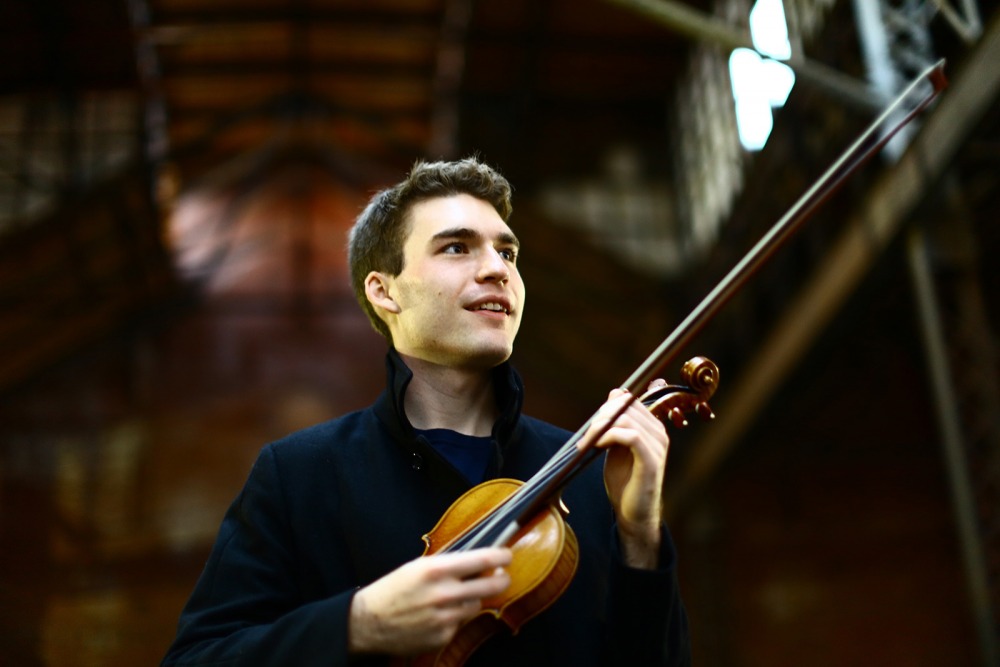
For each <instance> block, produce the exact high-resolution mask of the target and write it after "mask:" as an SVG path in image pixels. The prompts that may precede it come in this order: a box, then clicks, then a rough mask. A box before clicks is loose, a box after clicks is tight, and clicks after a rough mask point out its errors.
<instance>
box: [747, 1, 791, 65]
mask: <svg viewBox="0 0 1000 667" xmlns="http://www.w3.org/2000/svg"><path fill="white" fill-rule="evenodd" d="M750 36H751V37H752V38H753V46H754V48H755V49H757V50H758V51H760V52H761V53H763V54H764V55H766V56H771V57H772V58H777V59H778V60H788V59H789V58H791V57H792V44H791V42H789V41H788V25H787V24H786V23H785V8H784V7H783V6H782V4H781V0H757V2H756V3H755V4H754V6H753V9H751V10H750Z"/></svg>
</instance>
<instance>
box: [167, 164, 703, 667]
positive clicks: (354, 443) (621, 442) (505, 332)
mask: <svg viewBox="0 0 1000 667" xmlns="http://www.w3.org/2000/svg"><path fill="white" fill-rule="evenodd" d="M510 213H511V205H510V186H509V184H508V183H507V181H506V180H505V179H504V178H503V177H502V176H500V175H499V174H498V173H497V172H495V171H494V170H492V169H490V168H489V167H487V166H486V165H483V164H481V163H479V162H477V161H476V160H472V159H467V160H462V161H459V162H452V163H430V164H428V163H418V164H417V165H416V166H415V167H414V168H413V170H412V171H411V173H410V174H409V175H408V177H407V178H406V179H405V180H404V181H402V182H401V183H399V184H398V185H396V186H394V187H393V188H389V189H388V190H385V191H383V192H380V193H379V194H377V195H376V196H375V197H374V198H373V199H372V201H371V203H370V204H369V205H368V207H367V208H366V209H365V211H364V212H363V213H362V214H361V216H360V217H359V218H358V220H357V222H356V224H355V226H354V228H353V229H352V231H351V239H350V264H351V274H352V282H353V284H354V288H355V291H356V293H357V295H358V298H359V301H360V303H361V305H362V307H363V308H364V309H365V311H366V312H367V314H368V316H369V318H370V319H371V320H372V324H373V325H374V326H375V328H376V329H377V330H378V331H379V332H380V333H382V334H383V335H384V336H386V338H387V339H388V341H389V343H390V349H389V353H388V355H387V364H386V366H387V375H388V378H387V387H386V390H385V392H384V393H383V394H382V395H381V396H380V397H379V398H378V400H377V401H376V402H375V404H373V405H372V406H371V407H369V408H367V409H365V410H362V411H359V412H356V413H352V414H349V415H346V416H344V417H341V418H339V419H335V420H333V421H330V422H327V423H325V424H320V425H318V426H315V427H312V428H310V429H306V430H304V431H300V432H298V433H295V434H292V435H291V436H288V437H287V438H285V439H283V440H281V441H278V442H276V443H272V444H270V445H268V446H267V447H265V448H264V449H263V450H262V452H261V454H260V456H259V458H258V460H257V462H256V464H255V465H254V468H253V471H252V472H251V474H250V477H249V479H248V481H247V483H246V486H245V487H244V489H243V491H242V492H241V493H240V495H239V496H238V497H237V499H236V500H235V501H234V503H233V505H232V507H231V508H230V510H229V511H228V513H227V514H226V517H225V519H224V521H223V525H222V528H221V529H220V532H219V536H218V540H217V542H216V545H215V548H214V550H213V552H212V554H211V556H210V558H209V561H208V563H207V565H206V568H205V571H204V573H203V574H202V577H201V578H200V580H199V582H198V584H197V586H196V588H195V591H194V593H193V594H192V596H191V599H190V601H189V602H188V604H187V606H186V607H185V609H184V612H183V614H182V616H181V620H180V625H179V629H178V635H177V638H176V640H175V642H174V645H173V646H172V647H171V649H170V651H169V653H168V654H167V657H166V658H165V660H164V663H163V664H164V665H208V664H213V665H214V664H226V665H243V664H246V665H325V666H330V665H347V664H383V663H386V662H387V661H388V659H389V658H390V657H408V656H415V655H419V654H423V653H427V652H431V651H434V650H436V649H438V648H440V647H441V646H443V645H445V644H446V643H447V642H448V641H449V640H450V639H451V638H452V637H453V636H454V635H455V633H456V632H457V631H458V630H459V628H460V627H461V625H462V623H463V622H465V621H467V620H468V619H470V618H472V617H474V616H475V615H476V614H477V613H479V612H480V611H481V600H482V599H484V598H488V597H490V596H494V595H497V594H498V593H500V592H502V591H503V590H504V589H505V588H506V587H507V585H508V584H509V577H508V575H507V573H506V572H505V570H504V567H505V566H506V565H508V564H509V563H510V561H511V557H512V556H511V551H510V550H509V549H506V548H482V549H475V550H472V551H467V552H463V553H454V554H440V555H431V556H425V557H421V553H422V551H423V543H422V542H421V539H420V537H421V536H422V535H424V534H425V533H427V532H429V531H430V530H431V528H433V527H434V525H435V524H436V522H437V520H438V519H439V518H440V517H441V516H442V514H444V512H445V511H446V510H447V508H448V507H449V506H450V505H451V503H452V502H453V501H454V500H455V499H456V498H457V497H458V496H459V495H461V494H462V493H463V492H465V491H466V490H468V489H469V488H471V487H472V486H474V485H475V484H478V483H479V482H482V481H484V480H486V479H491V478H496V477H509V478H516V479H527V478H528V477H530V476H531V475H532V474H533V473H534V472H535V471H537V470H538V469H539V468H540V467H541V466H542V465H543V464H544V463H545V462H546V461H548V460H549V459H550V458H551V457H552V455H553V454H554V453H555V451H556V450H557V449H558V448H559V447H560V446H561V445H562V444H564V443H565V442H566V441H567V439H568V438H569V435H570V433H569V432H567V431H564V430H562V429H558V428H556V427H554V426H551V425H549V424H546V423H544V422H541V421H539V420H536V419H533V418H530V417H527V416H524V415H522V414H521V412H520V407H521V402H522V400H521V399H522V387H521V382H520V379H519V377H518V376H517V374H516V372H515V371H514V370H513V369H512V368H511V367H510V365H509V363H508V362H507V360H508V358H509V357H510V355H511V352H512V349H513V344H514V338H515V336H516V334H517V330H518V327H519V325H520V321H521V316H522V314H523V312H524V304H525V288H524V284H523V283H522V281H521V277H520V274H519V273H518V270H517V253H518V249H519V246H518V241H517V238H516V236H515V235H514V234H513V232H512V231H511V229H510V227H508V225H507V222H506V221H507V219H508V218H509V216H510ZM628 398H629V397H627V396H624V395H623V394H622V392H620V391H617V390H616V391H614V392H612V393H611V396H610V398H609V401H608V403H607V404H606V405H605V407H604V408H603V414H605V415H611V414H613V413H614V412H615V411H616V409H617V408H618V407H620V406H621V405H622V403H623V402H627V401H628ZM605 421H606V419H605ZM598 445H599V446H600V447H603V448H605V449H607V454H606V458H605V462H604V466H603V475H602V467H601V466H597V465H596V464H595V465H593V466H591V467H590V468H588V469H586V470H585V471H584V472H583V473H581V474H580V475H579V476H578V477H577V478H576V479H575V480H574V481H573V482H572V483H571V484H570V485H569V486H568V487H567V488H566V490H565V491H564V493H563V500H564V502H565V504H566V505H567V507H568V508H569V511H570V513H569V516H568V523H569V524H570V526H571V527H572V528H573V530H574V532H575V534H576V536H577V539H578V541H579V548H580V555H579V564H578V569H577V572H576V575H575V576H574V578H573V580H572V582H571V583H570V585H569V587H568V589H567V590H566V592H565V593H564V594H563V595H562V596H561V597H560V598H559V599H558V600H556V601H555V602H554V604H552V606H551V607H550V608H548V609H546V610H545V611H544V612H542V613H541V614H539V616H538V617H536V618H534V619H532V620H531V621H529V622H528V623H527V624H526V625H524V627H523V628H522V629H521V631H520V632H519V633H518V634H517V635H516V636H510V635H509V634H508V633H501V634H499V635H497V636H495V637H493V638H491V639H489V640H488V641H487V642H486V643H485V644H484V645H483V646H481V647H480V648H479V649H478V650H477V651H476V652H475V653H474V654H473V656H472V658H471V659H470V660H469V662H468V664H469V665H510V664H519V665H522V666H527V665H574V666H577V665H608V664H621V665H686V664H690V646H689V636H688V628H687V617H686V614H685V611H684V608H683V605H682V603H681V599H680V595H679V591H678V588H677V578H676V572H675V554H674V550H673V546H672V543H671V540H670V536H669V533H668V532H667V529H666V527H665V526H664V525H663V522H662V518H661V514H660V491H661V486H662V482H663V474H664V469H665V466H666V458H667V449H668V439H667V435H666V431H665V430H664V428H663V425H662V424H661V423H660V422H659V421H658V420H657V419H656V418H655V417H654V416H653V415H652V414H651V413H650V412H649V411H648V410H646V409H645V408H643V407H642V406H641V405H640V404H638V403H637V402H632V403H631V405H630V406H629V407H628V409H627V410H626V411H625V412H624V413H623V414H621V416H620V417H618V418H617V419H616V420H615V421H614V423H613V425H612V426H611V427H610V428H609V429H608V430H607V431H606V432H605V433H604V434H603V435H602V436H601V437H600V439H599V440H598Z"/></svg>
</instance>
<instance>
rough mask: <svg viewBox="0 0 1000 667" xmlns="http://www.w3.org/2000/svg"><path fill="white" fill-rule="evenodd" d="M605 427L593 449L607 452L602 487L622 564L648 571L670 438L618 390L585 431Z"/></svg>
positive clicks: (653, 560)
mask: <svg viewBox="0 0 1000 667" xmlns="http://www.w3.org/2000/svg"><path fill="white" fill-rule="evenodd" d="M626 404H628V405H627V407H625V410H624V412H622V411H621V410H622V407H623V406H625V405H626ZM619 412H621V414H618V413H619ZM615 415H618V416H617V417H615ZM609 420H611V423H610V426H609V425H608V422H609ZM605 426H607V430H605V431H604V433H603V434H602V435H601V436H600V437H599V438H598V439H597V442H596V446H597V447H600V448H604V449H607V450H608V453H607V458H605V461H604V485H605V488H606V489H607V492H608V499H609V500H610V501H611V505H612V507H613V508H614V512H615V517H616V519H617V522H618V535H619V537H620V538H621V543H622V551H623V556H624V558H625V563H626V564H627V565H629V566H631V567H636V568H641V569H653V568H655V567H657V565H658V555H659V548H660V525H661V523H662V520H663V518H662V509H661V505H662V488H663V476H664V473H665V471H666V464H667V451H668V449H669V447H670V439H669V438H668V437H667V431H666V428H664V426H663V424H662V423H661V422H660V420H659V419H657V418H656V417H655V416H654V415H653V414H652V413H651V412H650V411H649V410H648V409H646V408H645V407H644V406H643V405H642V404H641V403H640V402H638V401H636V400H635V399H634V397H633V396H631V395H630V394H629V393H628V392H626V391H625V390H622V389H615V390H613V391H612V392H611V393H610V394H609V396H608V401H607V402H606V403H605V404H604V405H603V406H602V407H601V409H600V410H599V411H598V413H597V416H596V418H595V419H594V423H593V425H592V426H591V428H592V429H597V430H600V429H602V428H604V427H605Z"/></svg>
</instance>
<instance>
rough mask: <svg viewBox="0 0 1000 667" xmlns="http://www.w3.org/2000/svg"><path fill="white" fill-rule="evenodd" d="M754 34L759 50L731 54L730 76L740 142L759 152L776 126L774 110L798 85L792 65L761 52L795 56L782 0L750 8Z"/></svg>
mask: <svg viewBox="0 0 1000 667" xmlns="http://www.w3.org/2000/svg"><path fill="white" fill-rule="evenodd" d="M750 33H751V35H752V37H753V44H754V48H756V49H757V51H754V50H752V49H736V50H734V51H733V53H732V54H731V55H730V56H729V77H730V79H731V80H732V82H733V99H734V100H735V102H736V125H737V127H738V129H739V133H740V143H742V144H743V147H744V148H746V149H747V150H748V151H759V150H760V149H761V148H763V147H764V144H766V143H767V138H768V136H770V134H771V129H772V127H773V125H774V119H773V118H772V109H773V108H776V107H781V106H783V105H784V104H785V101H786V100H787V99H788V94H789V93H790V92H791V91H792V86H793V85H795V73H794V72H793V71H792V69H791V68H790V67H788V66H787V65H785V64H783V63H780V62H777V60H771V59H769V58H761V57H760V54H761V53H763V54H765V55H766V56H770V58H777V59H785V58H790V57H791V55H792V47H791V43H790V42H789V40H788V27H787V25H786V24H785V12H784V9H783V7H782V5H781V0H757V3H756V4H755V5H754V7H753V9H752V10H751V11H750ZM758 51H759V52H760V53H758Z"/></svg>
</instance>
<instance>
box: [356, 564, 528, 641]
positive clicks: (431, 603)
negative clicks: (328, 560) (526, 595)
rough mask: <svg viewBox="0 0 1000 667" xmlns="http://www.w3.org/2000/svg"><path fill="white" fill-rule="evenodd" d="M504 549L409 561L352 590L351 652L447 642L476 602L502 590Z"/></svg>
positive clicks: (474, 611)
mask: <svg viewBox="0 0 1000 667" xmlns="http://www.w3.org/2000/svg"><path fill="white" fill-rule="evenodd" d="M510 561H511V552H510V550H509V549H499V548H487V549H474V550H472V551H465V552H460V553H448V554H438V555H432V556H426V557H423V558H418V559H416V560H413V561H410V562H408V563H405V564H403V565H401V566H400V567H398V568H397V569H395V570H393V571H392V572H390V573H389V574H387V575H385V576H384V577H382V578H381V579H378V580H376V581H374V582H373V583H371V584H369V585H368V586H365V587H364V588H362V589H361V590H359V591H358V592H357V593H355V595H354V599H353V601H352V602H351V611H350V619H349V622H348V650H349V651H350V652H351V653H352V654H363V653H380V654H389V655H397V656H413V655H418V654H421V653H427V652H430V651H434V650H437V649H439V648H441V647H442V646H444V645H445V644H447V643H448V642H449V641H451V639H452V637H454V636H455V633H456V632H457V631H458V628H459V626H460V625H461V624H462V623H464V622H465V621H467V620H468V619H470V618H472V617H473V616H475V615H476V614H477V613H478V612H479V611H480V610H481V608H482V604H481V601H482V600H483V599H484V598H489V597H492V596H495V595H498V594H499V593H501V592H503V591H504V589H506V588H507V586H508V585H510V576H509V575H508V574H507V572H506V571H505V570H503V569H502V568H504V567H506V566H507V565H509V564H510Z"/></svg>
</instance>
